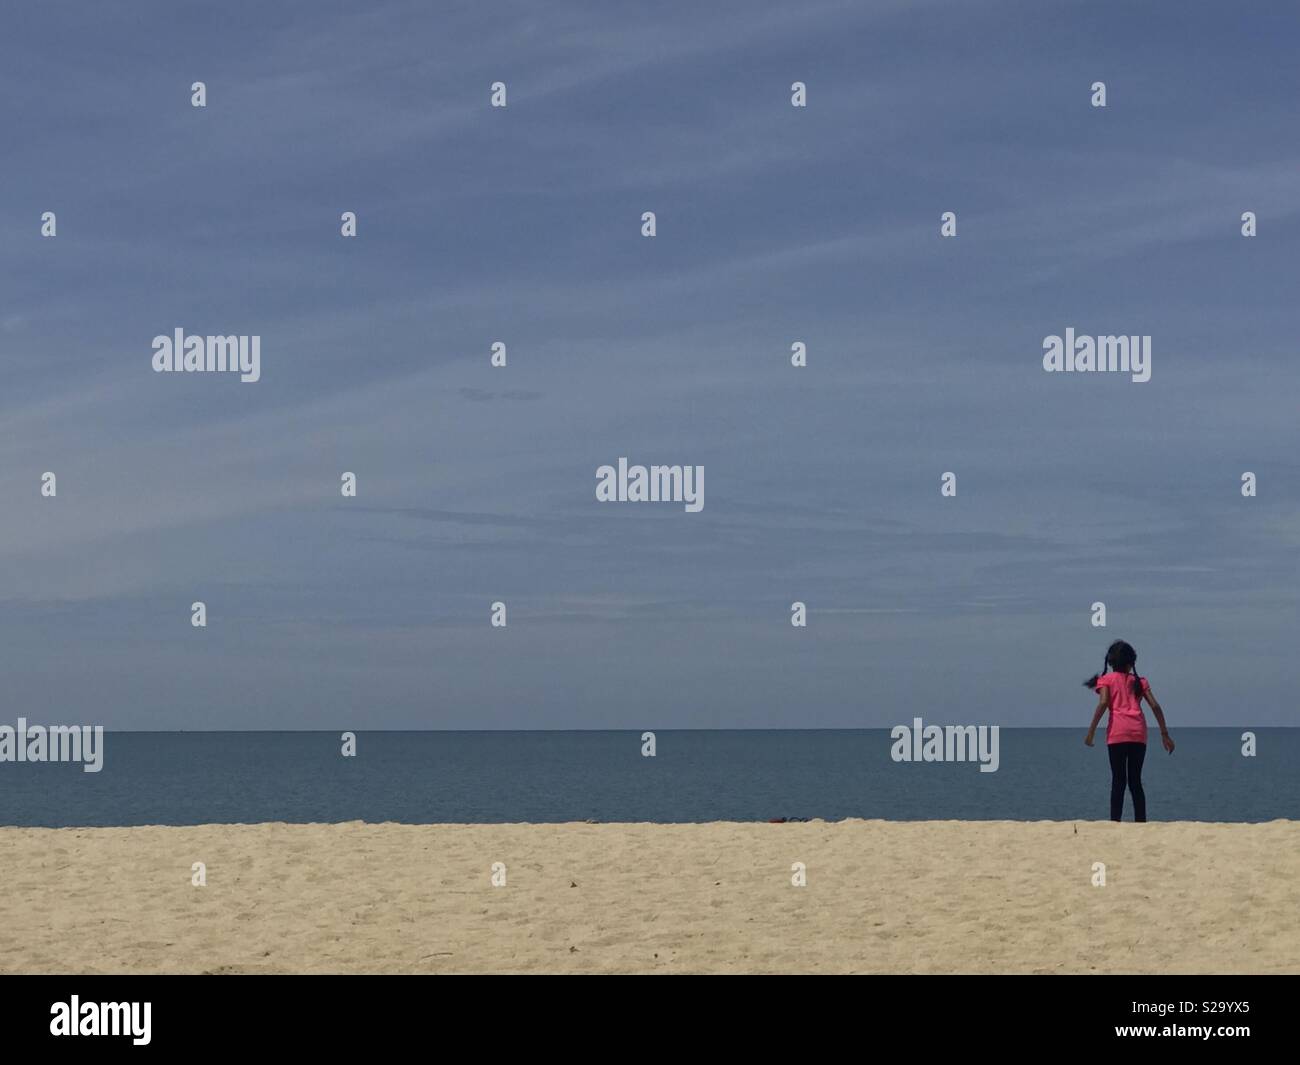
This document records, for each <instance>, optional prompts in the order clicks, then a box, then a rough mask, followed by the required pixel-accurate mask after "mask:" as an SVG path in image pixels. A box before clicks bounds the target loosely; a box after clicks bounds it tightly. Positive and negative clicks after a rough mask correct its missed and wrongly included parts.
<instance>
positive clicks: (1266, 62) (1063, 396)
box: [0, 2, 1300, 729]
mask: <svg viewBox="0 0 1300 1065" xmlns="http://www.w3.org/2000/svg"><path fill="white" fill-rule="evenodd" d="M7 18H8V22H9V26H8V29H7V32H6V33H5V35H4V38H3V40H0V100H2V101H3V103H0V136H2V137H3V144H4V147H5V165H4V167H3V170H2V171H0V269H2V270H3V276H4V278H5V284H4V285H3V286H2V287H0V499H3V500H4V509H3V512H2V516H0V640H2V641H3V646H4V647H5V652H6V653H5V654H4V656H3V662H4V679H5V682H6V689H7V691H8V694H9V699H8V702H9V705H10V716H11V717H15V716H17V715H18V714H25V716H27V717H28V718H29V719H31V720H33V721H77V722H82V721H85V722H93V723H101V724H104V725H106V726H108V727H110V728H154V729H169V728H190V729H200V728H209V729H211V728H264V727H265V728H272V727H275V728H345V727H349V728H638V729H639V728H654V727H659V728H669V727H769V726H772V727H823V726H824V727H857V726H862V727H876V726H885V725H892V724H894V723H896V722H898V721H910V720H911V718H912V717H913V716H914V715H917V714H919V715H921V716H923V717H924V718H926V719H927V720H933V721H936V722H942V721H958V722H973V723H998V724H1002V725H1008V726H1014V725H1058V724H1060V725H1066V724H1072V725H1075V726H1077V727H1079V728H1083V727H1086V722H1087V718H1088V715H1089V712H1090V709H1091V703H1090V701H1089V697H1088V696H1087V694H1086V693H1085V692H1083V690H1082V689H1081V688H1080V687H1079V682H1080V681H1081V680H1082V678H1083V677H1085V676H1087V675H1088V674H1089V673H1091V672H1093V671H1095V670H1096V669H1097V668H1098V666H1099V665H1100V663H1101V658H1102V652H1103V650H1104V647H1105V645H1106V644H1107V643H1108V642H1109V641H1110V640H1111V639H1113V638H1116V637H1123V638H1126V639H1128V640H1130V641H1131V642H1133V643H1134V644H1135V645H1136V646H1137V648H1138V652H1139V666H1140V668H1141V669H1142V670H1143V672H1144V673H1147V674H1149V676H1150V677H1151V680H1152V683H1153V686H1154V687H1155V689H1156V691H1157V693H1158V694H1159V695H1160V697H1161V699H1162V701H1163V702H1164V703H1165V706H1166V709H1167V712H1168V715H1169V718H1170V723H1171V725H1172V726H1173V727H1175V728H1176V727H1177V726H1178V725H1180V724H1225V725H1236V724H1241V725H1243V726H1247V725H1270V724H1273V725H1294V724H1300V716H1298V715H1297V711H1296V709H1295V704H1294V694H1293V693H1294V690H1295V683H1296V679H1297V669H1296V661H1295V647H1296V645H1297V636H1298V635H1300V632H1298V629H1300V623H1298V621H1297V618H1300V611H1298V609H1297V608H1298V607H1300V603H1298V602H1297V599H1298V598H1300V597H1298V596H1297V581H1296V577H1297V563H1296V559H1297V549H1298V548H1300V506H1298V504H1297V487H1298V485H1300V476H1297V474H1298V473H1300V470H1298V468H1297V461H1298V460H1297V447H1296V445H1297V436H1298V434H1297V430H1296V410H1297V385H1300V368H1298V367H1297V358H1296V348H1295V344H1296V339H1295V338H1296V336H1297V326H1298V325H1300V312H1298V311H1297V299H1296V291H1297V289H1296V284H1297V270H1296V263H1297V261H1300V260H1298V259H1297V244H1298V242H1300V165H1298V164H1300V147H1298V145H1300V112H1297V110H1296V107H1295V101H1296V99H1297V98H1298V96H1300V68H1298V67H1297V65H1296V64H1295V62H1294V56H1295V52H1296V49H1297V46H1298V45H1300V13H1298V12H1297V10H1296V9H1295V7H1294V5H1291V4H1281V3H1279V4H1260V5H1252V6H1251V7H1250V8H1249V9H1247V10H1245V11H1243V10H1242V9H1240V8H1237V7H1234V6H1232V5H1227V4H1186V5H1184V4H1179V5H1166V4H1145V5H1133V4H1128V3H1123V4H1120V3H1115V4H1107V3H1052V4H1043V3H1028V2H1026V3H987V4H979V5H974V4H959V3H926V2H918V3H862V2H858V3H809V4H776V3H771V4H766V3H711V4H704V5H700V4H656V5H652V6H645V7H644V8H642V9H641V10H640V11H639V12H633V11H632V10H631V9H630V8H629V9H624V8H622V7H621V6H620V5H608V4H597V3H590V4H564V3H548V4H545V5H538V4H527V3H498V4H492V5H482V4H455V5H431V4H416V3H375V4H367V5H364V6H361V5H354V4H337V3H313V4H277V5H264V4H223V5H208V4H173V3H166V4H161V3H160V4H146V3H102V4H96V5H83V6H82V10H80V11H78V12H75V13H74V12H73V11H72V10H71V9H70V8H66V7H64V6H61V5H60V6H54V5H40V6H38V5H32V6H30V7H28V8H26V9H25V10H23V11H21V12H17V13H14V14H12V15H10V16H8V17H7ZM197 80H201V81H204V82H205V83H206V85H207V91H208V106H207V107H206V108H205V109H196V108H192V107H191V106H190V85H191V83H192V82H194V81H197ZM498 80H500V81H504V82H505V83H506V85H507V87H508V94H509V96H508V98H509V106H508V107H506V108H505V109H492V108H490V107H489V106H488V97H489V86H490V85H491V83H492V82H494V81H498ZM1097 80H1101V81H1105V82H1106V84H1107V94H1108V106H1107V107H1106V108H1105V109H1099V108H1093V107H1091V106H1090V105H1089V97H1090V95H1091V93H1090V86H1091V84H1092V83H1093V82H1094V81H1097ZM793 81H803V82H806V84H807V86H808V101H809V103H808V107H807V108H805V109H795V108H792V107H791V106H790V85H791V83H792V82H793ZM648 210H649V211H654V212H656V215H657V219H658V235H657V236H656V237H655V238H654V239H653V240H651V239H645V238H642V237H641V236H640V232H639V231H640V217H641V213H642V212H643V211H648ZM1246 210H1251V211H1255V212H1256V213H1257V215H1258V218H1259V235H1258V236H1257V237H1255V238H1253V239H1247V238H1243V237H1242V236H1241V235H1240V216H1241V213H1242V212H1243V211H1246ZM44 211H54V212H56V213H57V217H58V236H57V237H56V238H54V239H43V238H42V237H41V235H40V216H41V213H42V212H44ZM343 211H355V212H356V213H357V215H358V218H359V235H358V237H357V238H356V239H355V240H347V239H343V238H342V237H340V236H339V215H340V214H341V213H342V212H343ZM944 211H954V212H956V214H957V217H958V236H957V237H956V238H955V239H948V240H944V239H941V238H940V237H939V218H940V215H941V213H942V212H944ZM1071 326H1072V327H1074V328H1075V329H1076V330H1077V331H1078V332H1080V333H1087V334H1106V333H1124V334H1130V333H1133V334H1149V335H1151V336H1152V338H1153V339H1152V347H1153V373H1152V379H1151V381H1150V382H1148V383H1145V384H1134V383H1132V382H1130V381H1129V380H1128V378H1127V377H1126V376H1120V375H1109V374H1094V375H1049V374H1046V373H1044V372H1043V370H1042V365H1041V357H1042V341H1043V338H1044V337H1045V336H1047V335H1049V334H1059V333H1062V332H1063V331H1064V330H1065V328H1066V327H1071ZM176 327H182V328H184V329H186V330H187V331H188V332H192V333H239V334H259V335H260V336H261V337H262V379H261V381H260V382H258V383H257V384H253V385H247V384H240V383H238V382H237V381H236V380H230V379H226V378H224V377H223V378H220V379H216V378H214V377H211V376H208V375H202V374H195V375H179V374H154V373H153V372H151V369H150V357H151V354H152V352H151V347H150V343H151V340H152V338H153V337H154V336H155V335H157V334H160V333H170V332H171V331H172V330H173V329H174V328H176ZM496 340H500V341H504V342H505V343H506V344H507V345H508V349H509V365H508V367H507V368H505V369H494V368H492V367H491V366H490V365H489V362H488V350H489V346H490V344H491V343H492V342H493V341H496ZM795 340H802V341H804V342H805V343H807V345H808V351H809V365H808V367H807V368H806V369H801V370H795V369H793V368H792V367H791V366H790V365H789V351H790V345H791V343H792V342H794V341H795ZM621 455H626V456H628V457H629V458H630V459H631V461H633V462H644V463H687V464H697V465H703V466H704V467H705V469H706V471H707V477H706V493H705V498H706V502H705V507H704V509H703V511H701V512H700V513H696V514H687V513H684V512H683V510H682V508H681V507H680V506H671V505H665V506H650V505H621V506H620V505H612V504H600V503H598V502H597V501H596V499H595V494H594V488H595V471H596V468H597V467H598V466H600V465H602V464H605V463H614V462H616V461H617V459H618V457H619V456H621ZM46 470H51V471H54V472H55V473H56V474H57V476H58V497H57V499H54V500H47V499H42V498H41V497H40V494H39V486H40V476H41V474H42V473H43V472H44V471H46ZM345 470H347V471H355V472H356V473H357V475H358V478H359V494H358V497H357V498H356V499H354V500H345V499H343V498H341V496H340V495H339V490H338V485H339V476H340V474H341V473H342V472H343V471H345ZM949 470H951V471H953V472H955V473H956V474H957V476H958V494H957V496H956V498H953V499H943V498H941V497H940V494H939V478H940V474H941V473H943V472H944V471H949ZM1246 470H1250V471H1253V472H1255V473H1256V474H1257V475H1258V478H1259V495H1258V497H1257V498H1255V499H1243V498H1242V497H1241V494H1240V490H1239V486H1240V477H1241V474H1242V472H1243V471H1246ZM498 599H499V600H504V601H505V602H506V603H507V606H508V610H509V625H508V627H507V628H506V629H504V630H500V629H493V628H491V627H490V626H489V624H488V615H489V604H490V603H491V602H492V601H494V600H498ZM194 600H203V601H204V602H205V603H206V604H207V607H208V612H209V624H208V627H207V628H206V629H205V630H195V629H193V628H192V627H191V626H190V623H189V617H190V615H189V606H190V603H191V602H192V601H194ZM794 600H801V601H804V602H806V603H807V604H808V608H809V624H808V627H807V628H806V629H803V630H797V629H794V628H792V627H791V626H790V624H789V610H790V603H791V602H792V601H794ZM1097 600H1101V601H1104V602H1105V603H1106V605H1107V610H1108V627H1107V628H1106V629H1104V630H1100V629H1094V628H1093V627H1092V626H1091V625H1090V623H1089V607H1090V605H1091V604H1092V603H1093V602H1094V601H1097Z"/></svg>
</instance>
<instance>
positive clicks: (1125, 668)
mask: <svg viewBox="0 0 1300 1065" xmlns="http://www.w3.org/2000/svg"><path fill="white" fill-rule="evenodd" d="M1104 665H1105V671H1104V672H1102V673H1097V674H1095V675H1094V676H1092V677H1090V678H1088V679H1087V680H1085V681H1084V682H1083V683H1084V687H1087V688H1092V689H1093V690H1094V691H1096V693H1097V696H1098V698H1097V710H1096V712H1095V713H1094V714H1093V715H1092V724H1091V725H1089V726H1088V735H1087V736H1085V737H1084V740H1083V742H1084V743H1086V744H1087V745H1088V746H1089V747H1091V746H1092V740H1093V737H1094V736H1095V735H1096V734H1097V722H1099V721H1100V720H1101V715H1102V714H1104V713H1105V712H1106V711H1107V710H1109V711H1110V720H1109V721H1107V722H1106V751H1107V753H1108V754H1109V755H1110V819H1111V820H1112V821H1119V820H1121V819H1122V817H1123V814H1124V785H1125V784H1126V783H1127V785H1128V790H1129V791H1130V792H1131V793H1132V795H1133V820H1135V821H1145V820H1146V819H1147V797H1146V792H1144V791H1143V790H1142V762H1143V760H1144V759H1145V758H1146V756H1147V719H1146V718H1145V717H1143V716H1142V700H1143V699H1144V698H1145V699H1146V701H1147V702H1148V703H1149V704H1150V706H1151V712H1152V713H1153V714H1155V715H1156V721H1158V722H1159V723H1160V742H1161V743H1163V744H1164V747H1165V750H1166V751H1168V752H1169V753H1170V754H1173V753H1174V741H1173V739H1172V737H1171V736H1170V735H1169V729H1168V728H1166V727H1165V713H1164V711H1163V710H1162V709H1160V704H1159V703H1158V702H1156V697H1155V696H1154V695H1153V694H1152V693H1151V685H1150V684H1148V683H1147V682H1146V680H1145V678H1143V677H1139V676H1138V675H1137V652H1136V651H1135V650H1133V647H1132V645H1131V644H1127V643H1125V642H1124V641H1123V640H1116V641H1115V642H1114V643H1113V644H1111V645H1110V647H1108V648H1107V649H1106V661H1105V663H1104Z"/></svg>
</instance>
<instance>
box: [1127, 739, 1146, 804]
mask: <svg viewBox="0 0 1300 1065" xmlns="http://www.w3.org/2000/svg"><path fill="white" fill-rule="evenodd" d="M1124 746H1126V747H1128V748H1129V753H1128V790H1129V791H1130V792H1131V793H1132V795H1133V820H1134V821H1145V820H1146V819H1147V794H1146V792H1145V791H1143V790H1142V762H1143V760H1144V759H1145V758H1146V756H1147V745H1146V744H1145V743H1126V744H1125V745H1124Z"/></svg>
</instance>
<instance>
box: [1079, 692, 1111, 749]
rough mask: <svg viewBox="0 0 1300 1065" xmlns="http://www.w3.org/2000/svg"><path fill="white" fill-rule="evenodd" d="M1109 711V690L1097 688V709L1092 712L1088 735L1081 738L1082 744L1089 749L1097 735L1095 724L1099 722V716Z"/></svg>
mask: <svg viewBox="0 0 1300 1065" xmlns="http://www.w3.org/2000/svg"><path fill="white" fill-rule="evenodd" d="M1109 709H1110V689H1109V688H1102V687H1098V689H1097V709H1096V710H1095V711H1093V715H1092V724H1091V725H1089V726H1088V735H1086V736H1085V737H1084V738H1083V742H1084V743H1086V744H1087V745H1088V746H1089V747H1091V746H1092V740H1093V737H1094V736H1096V735H1097V722H1098V721H1100V720H1101V715H1102V714H1104V713H1105V712H1106V711H1107V710H1109Z"/></svg>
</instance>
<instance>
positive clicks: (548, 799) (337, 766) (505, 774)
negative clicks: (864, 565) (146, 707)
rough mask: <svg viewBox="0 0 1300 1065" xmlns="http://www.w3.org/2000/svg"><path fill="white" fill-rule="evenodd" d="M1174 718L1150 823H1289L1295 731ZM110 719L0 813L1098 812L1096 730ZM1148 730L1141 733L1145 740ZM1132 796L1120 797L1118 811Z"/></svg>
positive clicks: (1102, 781)
mask: <svg viewBox="0 0 1300 1065" xmlns="http://www.w3.org/2000/svg"><path fill="white" fill-rule="evenodd" d="M1241 732H1242V730H1241V729H1194V728H1183V729H1178V730H1177V731H1176V732H1175V738H1176V740H1177V742H1178V750H1177V751H1176V752H1175V753H1174V754H1173V755H1172V756H1170V755H1167V754H1165V752H1164V751H1163V750H1161V749H1159V748H1158V747H1157V746H1154V745H1153V746H1152V747H1151V748H1150V749H1149V751H1148V755H1147V763H1146V770H1145V772H1144V781H1145V785H1146V792H1147V806H1148V815H1149V817H1150V818H1151V820H1153V821H1172V820H1194V821H1268V820H1272V819H1274V818H1289V819H1300V771H1298V769H1297V767H1300V729H1267V728H1265V729H1257V730H1255V732H1256V735H1257V737H1258V754H1257V755H1256V756H1255V757H1253V758H1246V757H1243V756H1242V754H1241V739H1240V737H1241ZM339 736H340V734H339V733H337V732H191V733H178V732H166V733H163V732H126V733H123V732H115V733H108V734H106V735H105V737H104V767H103V769H102V771H101V772H99V773H85V772H82V769H81V766H80V765H70V764H25V763H12V762H4V763H0V823H2V824H8V825H29V826H50V827H63V826H70V825H145V824H164V825H191V824H202V823H210V822H258V821H291V822H313V821H318V822H337V821H372V822H375V821H401V822H408V823H422V822H423V823H428V822H509V821H586V820H593V821H659V822H681V821H719V820H728V821H732V820H734V821H766V820H769V819H771V818H778V817H786V818H792V817H802V818H814V817H820V818H825V819H827V820H837V819H840V818H845V817H868V818H885V819H888V820H904V821H908V820H928V819H952V820H1002V819H1007V820H1042V819H1050V820H1074V819H1079V820H1097V819H1104V818H1105V817H1107V816H1108V812H1107V811H1108V805H1107V804H1108V793H1109V780H1110V776H1109V768H1108V765H1107V761H1106V752H1105V747H1104V744H1103V743H1102V742H1101V740H1100V738H1099V741H1098V745H1097V746H1096V747H1095V748H1092V749H1088V748H1087V747H1085V746H1084V745H1083V741H1082V735H1081V730H1078V729H1071V730H1065V729H1003V730H1002V732H1001V737H1000V750H999V755H1000V765H999V768H998V770H997V772H995V773H981V772H980V771H979V766H978V764H976V763H973V762H971V763H919V764H917V763H913V764H908V763H900V762H894V761H892V760H891V758H890V755H889V752H890V748H891V746H892V741H891V740H890V738H889V733H888V731H887V730H884V729H872V730H855V731H719V732H710V731H681V732H675V731H666V730H665V731H659V732H657V733H656V739H657V753H656V755H655V757H653V758H647V757H643V756H642V754H641V746H642V743H641V736H640V733H637V732H361V733H358V734H357V755H356V757H354V758H344V757H342V756H341V755H340V746H341V744H340V738H339ZM1153 738H1154V736H1153ZM1131 817H1132V807H1131V805H1127V804H1126V807H1125V820H1128V819H1130V818H1131Z"/></svg>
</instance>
